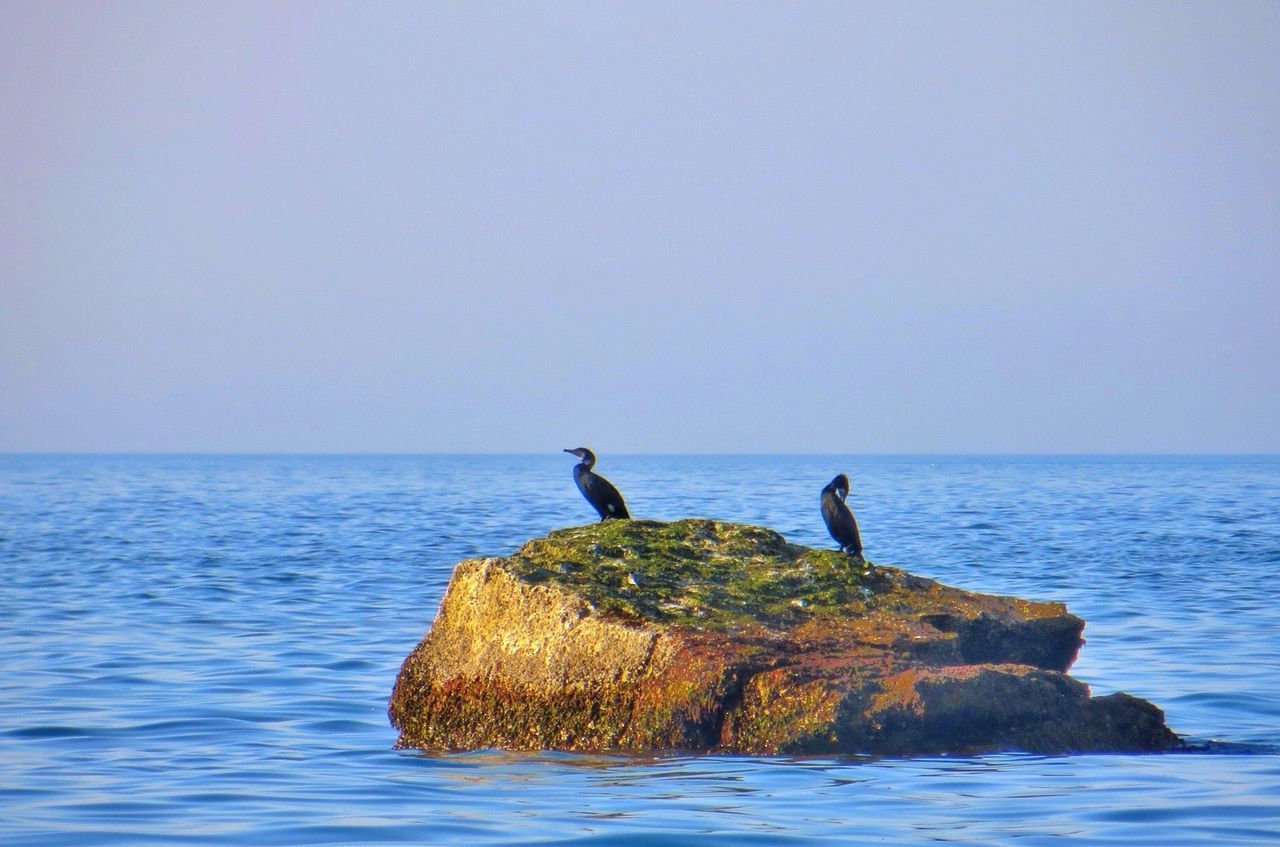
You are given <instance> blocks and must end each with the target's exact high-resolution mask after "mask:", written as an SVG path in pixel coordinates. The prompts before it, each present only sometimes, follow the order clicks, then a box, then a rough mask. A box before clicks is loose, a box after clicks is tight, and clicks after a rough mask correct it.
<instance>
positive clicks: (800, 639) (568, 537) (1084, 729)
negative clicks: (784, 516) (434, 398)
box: [389, 520, 1180, 755]
mask: <svg viewBox="0 0 1280 847" xmlns="http://www.w3.org/2000/svg"><path fill="white" fill-rule="evenodd" d="M1083 628H1084V621H1082V620H1080V619H1079V618H1077V617H1075V616H1073V615H1070V614H1068V613H1067V610H1066V607H1065V606H1063V605H1062V604H1061V603H1038V602H1031V601H1026V600H1019V599H1016V598H1011V597H995V596H989V595H983V594H973V593H969V592H965V591H961V590H958V589H955V588H950V587H947V586H944V585H941V584H939V583H937V582H933V581H931V580H927V579H922V578H920V577H916V576H912V575H911V574H908V573H906V572H905V571H902V570H898V569H896V568H887V567H880V566H875V567H873V568H870V569H868V570H867V571H865V572H863V571H862V570H860V569H851V568H850V566H849V560H848V559H847V557H845V556H844V555H842V554H840V553H837V552H835V551H825V550H815V549H812V548H807V547H801V546H797V545H792V544H788V543H787V542H786V541H785V540H784V539H783V538H782V536H780V535H778V534H777V533H775V532H772V531H771V530H767V529H763V528H760V527H755V526H747V525H742V524H731V523H724V522H719V521H710V520H684V521H677V522H674V523H657V522H653V521H608V522H605V523H601V524H594V525H591V526H585V527H577V528H574V529H566V530H560V531H557V532H553V533H551V534H550V535H548V536H546V537H545V538H538V539H534V540H532V541H530V542H528V543H527V544H525V546H524V547H523V548H521V549H520V550H519V551H518V552H517V553H515V554H514V555H512V556H509V557H506V558H490V559H472V560H467V561H464V562H461V563H459V564H458V565H457V567H456V568H455V570H454V573H453V578H452V579H451V581H450V583H449V588H448V590H447V592H446V594H445V598H444V601H443V602H442V604H441V607H440V612H439V614H438V616H437V618H436V621H435V623H434V625H433V626H432V628H431V631H430V632H429V633H428V634H427V636H426V638H424V639H423V641H422V642H421V643H420V644H419V645H418V647H417V648H416V649H415V650H414V651H413V653H411V654H410V655H409V657H408V658H407V659H405V662H404V664H403V666H402V667H401V669H400V675H399V677H398V678H397V680H396V685H395V690H394V691H393V692H392V696H391V704H390V710H389V711H390V717H391V721H392V723H393V724H394V725H395V726H396V727H397V728H398V729H399V730H400V737H399V740H398V742H397V746H400V747H421V748H427V749H437V750H462V749H475V748H483V747H504V748H509V749H522V750H534V749H557V750H579V751H632V752H652V751H664V750H684V751H716V752H725V753H751V754H761V753H836V752H839V753H873V754H887V755H919V754H939V753H959V752H982V751H995V750H1010V749H1016V750H1026V751H1032V752H1041V753H1063V752H1071V751H1155V750H1167V749H1171V748H1174V747H1177V746H1179V744H1180V740H1179V739H1178V737H1177V736H1176V735H1174V734H1173V733H1172V732H1171V731H1170V730H1169V729H1168V728H1167V727H1166V726H1165V723H1164V715H1163V713H1162V712H1161V711H1160V710H1159V709H1158V708H1156V707H1155V706H1153V705H1152V704H1151V703H1148V702H1146V701H1144V700H1139V699H1137V698H1135V697H1130V696H1129V695H1127V694H1112V695H1109V696H1106V697H1090V696H1089V689H1088V686H1086V685H1085V684H1084V683H1081V682H1079V681H1077V680H1075V679H1073V678H1071V677H1070V676H1067V675H1066V674H1065V673H1064V671H1066V669H1067V668H1068V667H1070V665H1071V663H1072V662H1074V661H1075V657H1076V654H1077V653H1078V652H1079V649H1080V646H1081V645H1082V644H1083V641H1082V640H1081V638H1080V633H1081V631H1082V630H1083Z"/></svg>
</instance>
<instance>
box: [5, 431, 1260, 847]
mask: <svg viewBox="0 0 1280 847" xmlns="http://www.w3.org/2000/svg"><path fill="white" fill-rule="evenodd" d="M571 465H572V460H571V459H570V458H569V457H567V456H563V455H562V454H558V453H552V454H550V455H548V456H509V457H508V456H484V457H466V456H403V457H401V456H390V457H366V456H360V457H354V456H353V457H339V456H281V457H256V456H253V457H222V456H196V457H187V456H159V457H145V456H0V810H2V812H3V813H2V814H0V843H3V844H22V845H46V844H47V845H73V844H74V845H82V844H165V845H169V844H173V845H185V844H204V845H210V844H218V845H221V844H264V845H271V844H357V843H361V844H396V843H410V844H415V843H422V844H437V843H440V844H446V843H457V844H495V845H496V844H541V843H573V844H621V845H659V844H680V843H696V844H709V845H718V844H723V845H788V844H800V843H802V842H803V843H805V844H809V843H813V842H818V843H822V842H823V841H824V840H825V841H827V842H828V843H832V844H847V843H860V842H870V843H882V844H919V843H925V842H931V841H938V842H950V843H966V844H988V843H992V842H997V841H1003V840H1006V839H1013V838H1017V839H1018V840H1019V843H1021V844H1028V845H1036V844H1048V843H1054V844H1057V843H1061V842H1062V840H1063V839H1064V838H1071V839H1073V840H1076V841H1078V842H1081V843H1097V844H1134V843H1159V844H1188V845H1191V844H1205V843H1216V844H1231V843H1241V844H1246V843H1249V844H1274V843H1280V591H1278V590H1277V588H1276V586H1277V571H1280V458H1277V457H1263V458H1253V457H1229V458H1220V457H1217V458H1185V457H1179V458H1152V457H1137V458H1128V457H1106V458H1101V457H1062V458H1057V457H1053V458H1046V457H1035V458H999V457H945V458H940V457H829V456H828V457H818V456H806V457H728V456H723V457H672V456H662V457H657V456H604V457H602V460H601V463H600V466H599V468H598V469H599V470H600V471H601V472H602V473H603V474H604V475H605V476H607V477H609V478H610V479H612V480H613V482H614V483H615V484H617V485H618V487H619V488H621V489H622V491H623V493H624V495H626V497H627V501H628V504H629V506H630V507H631V511H632V513H633V514H635V515H636V516H638V517H646V518H656V519H664V520H665V519H675V518H681V517H688V516H705V517H716V518H724V519H729V520H742V521H749V522H753V523H760V524H764V525H766V526H770V527H773V528H774V529H777V530H779V531H780V532H782V533H783V534H784V535H786V536H787V538H788V539H789V540H791V541H793V542H798V543H804V544H814V545H828V544H830V542H829V540H828V539H827V538H826V535H825V531H824V529H823V526H822V522H821V518H820V517H819V514H818V509H817V498H818V490H819V489H820V488H821V486H822V485H823V484H824V483H826V482H827V481H828V480H829V479H830V478H831V477H832V476H833V475H835V474H836V473H837V472H840V471H846V472H848V473H849V474H850V476H851V478H852V480H853V487H854V490H853V493H852V494H851V495H850V502H851V503H852V505H853V507H854V510H855V512H856V514H857V515H858V520H859V524H860V526H861V528H862V536H863V540H864V543H865V544H866V548H867V553H868V555H869V557H870V558H871V559H872V560H874V561H878V562H882V563H886V564H895V565H900V566H903V567H906V568H908V569H909V570H912V571H915V572H917V573H920V574H922V575H925V576H929V577H933V578H936V579H939V580H942V581H944V582H947V583H951V584H954V585H958V586H961V587H964V588H969V589H973V590H978V591H985V592H992V593H1008V594H1017V595H1021V596H1024V597H1029V598H1037V599H1055V600H1064V601H1066V602H1067V603H1068V604H1069V606H1070V608H1071V610H1072V611H1073V612H1074V613H1075V614H1077V615H1080V616H1081V617H1083V618H1085V620H1087V621H1088V626H1087V628H1086V630H1085V637H1086V638H1087V639H1088V643H1087V644H1086V646H1085V647H1084V649H1083V651H1082V652H1081V655H1080V659H1079V661H1078V662H1077V664H1076V665H1075V667H1074V668H1073V670H1072V673H1073V674H1074V675H1075V676H1077V677H1079V678H1080V679H1082V680H1084V681H1085V682H1088V683H1089V684H1090V685H1091V686H1093V689H1094V691H1095V693H1106V692H1109V691H1113V690H1125V691H1129V692H1130V693H1132V694H1136V695H1138V696H1140V697H1145V698H1147V699H1150V700H1152V701H1154V702H1155V703H1157V704H1158V705H1160V706H1161V707H1163V708H1164V709H1165V711H1166V713H1167V716H1168V721H1169V724H1170V726H1171V727H1172V728H1173V729H1174V730H1175V731H1177V732H1179V733H1180V734H1183V735H1185V736H1188V737H1189V738H1190V739H1192V740H1193V741H1196V742H1201V743H1205V742H1213V743H1210V744H1207V745H1206V746H1207V749H1206V750H1205V751H1204V752H1197V753H1186V754H1175V755H1151V756H1066V757H1042V756H1030V755H1025V754H1017V753H1007V754H1001V755H991V756H980V757H972V758H936V759H906V760H871V759H859V758H856V757H850V758H846V759H790V758H750V757H723V756H701V757H696V756H680V757H655V758H626V757H612V756H581V755H567V754H559V753H544V754H507V753H503V752H499V751H483V752H476V753H470V754H465V755H454V756H428V755H424V754H421V753H417V752H402V751H394V750H392V744H393V742H394V741H395V732H394V731H393V730H392V729H391V727H390V726H389V725H388V723H387V719H386V701H387V698H388V696H389V694H390V692H391V686H392V683H393V681H394V679H395V674H396V671H397V669H398V667H399V664H400V661H401V660H402V659H403V658H404V657H405V655H406V654H407V653H408V652H409V651H410V650H411V649H412V648H413V647H414V645H415V644H416V643H417V642H418V640H419V639H420V638H421V637H422V635H423V633H424V632H425V631H426V629H427V627H428V625H429V624H430V622H431V619H432V617H433V616H434V614H435V610H436V606H437V604H438V603H439V601H440V598H441V596H442V594H443V591H444V587H445V584H446V582H447V580H448V577H449V573H450V571H451V569H452V566H453V564H454V563H455V562H456V561H458V560H459V559H462V558H465V557H468V556H474V555H479V554H504V553H508V552H511V551H513V550H514V549H516V548H517V547H518V546H519V545H520V544H521V543H522V542H523V541H524V540H526V539H527V538H529V537H531V536H534V535H541V534H543V533H545V532H547V531H548V530H550V529H554V528H557V527H561V526H567V525H573V524H580V523H586V522H588V520H589V519H590V518H591V517H592V516H593V513H592V512H590V510H589V508H588V507H587V505H586V503H585V502H584V501H583V500H582V499H581V498H580V497H579V495H578V493H577V491H576V490H575V489H574V488H573V483H572V480H571V478H570V467H571Z"/></svg>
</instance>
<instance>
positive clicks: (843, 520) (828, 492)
mask: <svg viewBox="0 0 1280 847" xmlns="http://www.w3.org/2000/svg"><path fill="white" fill-rule="evenodd" d="M848 496H849V477H847V476H845V475H844V474H840V475H839V476H837V477H836V478H835V479H833V480H831V482H829V483H827V484H826V485H825V486H823V488H822V520H823V521H824V522H826V524H827V532H829V533H831V537H832V538H834V539H835V540H836V541H837V542H838V543H839V544H840V550H841V552H844V553H848V554H849V555H850V556H851V557H853V558H854V559H855V560H856V561H858V562H863V561H865V560H864V559H863V558H862V537H861V536H859V535H858V522H857V521H855V520H854V519H853V512H851V511H849V507H848V506H847V505H845V502H844V498H846V497H848Z"/></svg>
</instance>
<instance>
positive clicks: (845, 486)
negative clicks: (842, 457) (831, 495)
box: [831, 474, 849, 500]
mask: <svg viewBox="0 0 1280 847" xmlns="http://www.w3.org/2000/svg"><path fill="white" fill-rule="evenodd" d="M831 486H832V487H833V488H835V490H836V494H837V495H839V497H840V499H841V500H843V499H844V498H846V497H848V496H849V477H847V476H845V475H844V474H840V475H839V476H838V477H836V478H835V479H833V480H831Z"/></svg>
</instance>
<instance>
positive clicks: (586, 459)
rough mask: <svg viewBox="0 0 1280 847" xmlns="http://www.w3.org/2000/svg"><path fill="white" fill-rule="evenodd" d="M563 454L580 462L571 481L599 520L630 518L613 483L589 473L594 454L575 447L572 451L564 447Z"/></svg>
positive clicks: (593, 461)
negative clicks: (595, 512) (576, 458)
mask: <svg viewBox="0 0 1280 847" xmlns="http://www.w3.org/2000/svg"><path fill="white" fill-rule="evenodd" d="M564 452H566V453H572V454H573V455H575V456H577V457H578V458H579V459H581V460H582V461H581V462H578V464H576V465H574V466H573V481H574V482H576V483H578V490H579V491H581V492H582V496H583V497H586V498H587V502H588V503H590V504H591V505H592V506H593V507H594V508H595V510H596V511H597V512H599V513H600V520H602V521H607V520H609V518H629V517H631V515H629V514H627V504H626V503H624V502H622V495H621V494H619V493H618V489H616V488H614V487H613V483H611V482H609V480H607V479H605V478H604V477H602V476H600V475H599V474H594V473H592V472H591V468H593V467H594V466H595V463H596V454H595V453H592V452H591V451H590V450H588V449H587V448H586V447H577V448H575V449H573V450H570V449H569V448H568V447H566V448H565V450H564Z"/></svg>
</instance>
